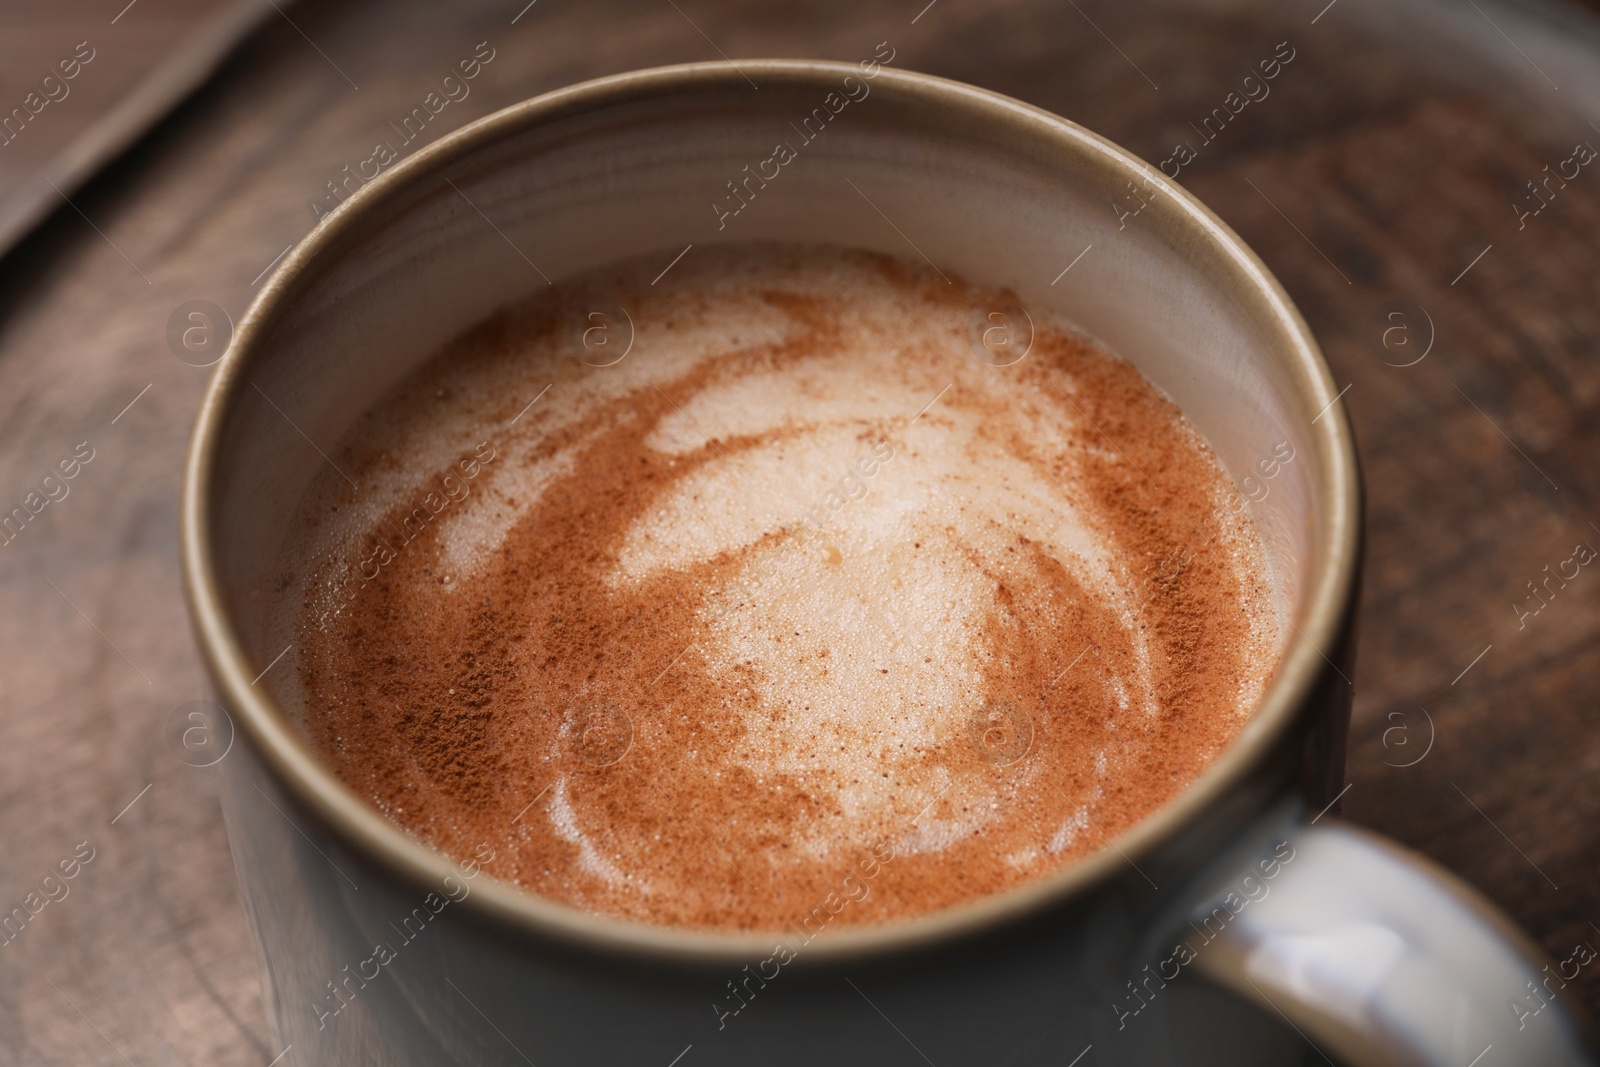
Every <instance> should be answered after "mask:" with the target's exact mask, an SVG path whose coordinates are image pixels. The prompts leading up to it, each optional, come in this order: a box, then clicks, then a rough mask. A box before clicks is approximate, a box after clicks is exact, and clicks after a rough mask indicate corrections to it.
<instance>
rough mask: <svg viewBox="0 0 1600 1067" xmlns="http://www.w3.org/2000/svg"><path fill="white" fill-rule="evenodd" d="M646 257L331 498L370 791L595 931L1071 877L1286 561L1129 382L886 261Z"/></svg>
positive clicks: (730, 921) (311, 702) (333, 657)
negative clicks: (602, 918)
mask: <svg viewBox="0 0 1600 1067" xmlns="http://www.w3.org/2000/svg"><path fill="white" fill-rule="evenodd" d="M654 263H655V261H654V260H651V261H650V263H643V262H640V263H624V264H621V265H618V266H616V267H613V268H609V269H607V270H605V271H603V272H598V273H595V274H592V275H589V276H586V277H583V278H579V279H576V280H574V281H572V282H568V283H565V284H563V285H560V286H557V287H555V288H554V289H551V290H547V291H545V292H541V293H539V294H538V295H537V296H536V297H534V298H533V299H532V300H530V301H529V302H528V303H526V304H524V305H522V306H520V307H517V308H514V309H510V310H508V311H506V312H503V313H501V314H500V315H498V316H496V317H495V318H493V319H491V320H489V321H487V322H485V323H483V324H481V325H480V326H478V327H476V328H474V329H473V330H471V331H469V332H468V333H467V334H465V335H463V336H462V337H461V338H459V339H458V340H457V341H456V342H454V343H452V344H451V345H450V346H448V347H447V349H446V350H445V351H444V352H442V353H441V354H440V355H439V357H438V358H436V359H435V360H433V361H432V362H431V363H430V364H429V365H428V366H427V367H425V368H424V369H423V371H422V372H421V373H420V374H418V375H416V376H414V377H413V378H412V379H410V380H409V381H408V382H407V383H405V384H404V385H403V386H402V388H401V389H399V390H398V391H397V392H396V393H394V394H393V395H392V396H391V397H390V398H389V399H388V400H386V401H385V402H384V403H383V404H381V405H380V406H379V407H378V408H377V409H376V410H375V411H374V412H372V413H370V414H369V415H368V416H366V417H365V418H364V420H363V421H362V422H361V423H360V424H359V425H358V426H357V428H356V430H355V431H354V432H353V433H352V434H351V435H350V437H349V438H348V439H347V440H346V441H345V442H344V443H343V445H342V446H341V448H340V450H339V452H338V454H337V455H336V457H335V458H336V460H337V462H338V464H339V466H340V467H341V468H343V469H344V470H345V471H346V472H347V473H350V474H351V475H352V477H353V478H354V479H355V481H356V483H357V484H358V485H359V486H360V488H359V490H353V489H352V488H351V487H350V486H349V484H348V483H346V482H345V481H344V480H343V478H341V477H340V476H339V475H337V474H334V473H333V472H332V471H330V472H329V477H326V478H324V479H323V480H322V481H320V482H319V483H318V484H317V485H316V486H314V487H313V490H312V492H311V493H310V494H309V495H308V497H307V499H306V501H305V504H304V506H303V511H302V515H301V522H300V523H299V528H300V529H301V530H302V531H303V532H302V535H301V537H300V539H299V541H298V542H297V543H295V544H293V545H292V546H291V547H290V549H289V552H288V554H287V556H286V560H285V570H286V573H287V574H288V575H289V576H290V581H291V582H293V583H296V584H297V585H298V587H299V589H300V590H301V593H302V597H301V599H300V601H299V602H298V603H299V604H300V609H301V613H300V615H299V616H298V619H297V622H296V627H297V631H298V632H297V635H296V640H295V649H296V652H295V657H294V658H295V659H297V661H298V662H297V664H296V668H297V669H296V673H295V681H294V683H293V685H294V687H295V688H297V690H298V696H299V698H300V703H301V704H302V706H303V716H304V720H305V725H306V727H307V729H308V731H309V732H310V733H311V734H312V735H313V737H315V738H316V739H317V740H318V741H319V742H320V743H321V745H322V747H323V750H324V752H325V754H326V756H327V758H328V760H329V761H330V762H331V763H332V765H333V766H334V768H335V769H336V770H337V771H338V773H339V774H340V775H341V776H342V777H344V778H345V779H346V780H347V781H348V782H350V783H351V784H352V785H353V786H354V787H355V788H356V789H357V790H358V791H360V792H362V793H363V794H365V795H366V796H369V797H371V798H372V800H373V801H374V802H375V803H376V804H377V805H378V806H379V807H380V808H382V809H383V810H384V811H385V812H387V813H388V814H389V815H390V816H391V817H392V818H394V819H395V820H397V821H398V822H400V823H401V824H403V825H404V826H406V827H407V828H408V829H410V830H411V831H412V832H413V833H415V834H416V835H418V836H419V837H421V838H422V839H424V840H426V841H428V842H430V843H432V844H433V845H435V846H436V847H438V848H440V849H441V850H443V851H445V852H447V853H449V854H451V855H455V856H457V857H461V858H468V857H472V856H474V855H475V854H476V855H478V856H480V857H481V856H483V855H489V854H491V853H492V855H493V857H494V858H493V859H492V860H490V861H489V862H488V863H487V864H486V867H487V869H488V870H489V871H490V873H492V874H494V875H496V876H498V877H500V878H503V879H505V880H507V881H510V882H513V883H515V884H518V885H520V886H522V887H524V888H526V889H528V890H529V891H532V892H534V893H537V894H540V895H543V896H546V897H550V898H554V899H557V900H562V901H566V902H569V903H571V904H574V905H577V906H579V907H583V908H587V909H590V910H593V911H596V912H600V913H604V914H610V915H616V916H622V917H627V918H631V919H635V920H639V921H644V922H651V923H658V924H668V925H679V926H690V927H702V928H705V927H711V928H724V929H771V930H775V929H779V928H787V927H788V926H789V925H790V924H792V923H795V922H798V921H801V920H802V919H803V918H804V917H805V916H807V915H809V914H811V913H812V912H813V911H814V909H816V908H817V907H819V906H823V905H824V903H825V902H830V903H828V904H827V909H826V910H827V913H828V914H830V915H831V916H832V921H831V927H837V926H842V925H851V924H860V923H867V922H879V921H884V920H889V919H894V918H899V917H904V916H909V915H914V914H919V913H923V912H926V911H929V910H933V909H936V908H940V907H944V906H948V905H951V904H955V903H959V902H961V901H965V900H970V899H973V898H977V897H981V896H984V895H988V894H991V893H994V892H997V891H1000V890H1003V889H1005V888H1008V887H1011V886H1014V885H1017V884H1020V883H1022V882H1024V881H1027V880H1029V879H1032V878H1036V877H1038V876H1040V875H1042V874H1045V873H1048V872H1049V871H1052V870H1055V869H1057V868H1059V867H1061V866H1063V865H1065V864H1067V863H1069V862H1070V861H1071V860H1073V859H1074V858H1076V857H1080V856H1083V855H1085V854H1087V853H1088V852H1090V851H1093V850H1094V849H1096V848H1098V847H1101V846H1103V845H1104V844H1105V843H1106V842H1107V841H1108V840H1110V839H1111V838H1112V837H1114V836H1115V835H1116V834H1118V833H1120V832H1121V831H1123V830H1125V829H1127V828H1128V827H1129V826H1130V825H1132V824H1133V823H1134V822H1136V821H1137V820H1138V819H1140V818H1141V817H1143V816H1144V815H1146V814H1148V813H1149V812H1151V811H1152V810H1154V809H1155V808H1156V807H1158V806H1160V805H1161V804H1162V803H1164V802H1165V801H1166V800H1167V799H1169V798H1170V797H1172V796H1173V795H1174V794H1176V793H1177V792H1178V791H1179V790H1181V789H1182V788H1183V786H1184V785H1186V784H1187V783H1188V782H1190V781H1191V780H1192V779H1193V778H1194V777H1195V776H1196V775H1197V774H1198V773H1199V772H1200V771H1201V770H1202V769H1203V768H1204V767H1205V766H1206V764H1207V763H1208V762H1209V761H1210V760H1211V759H1212V758H1214V757H1215V755H1216V754H1217V753H1218V752H1219V751H1220V750H1221V749H1222V747H1223V746H1224V745H1226V744H1227V742H1228V741H1229V740H1230V739H1231V738H1232V737H1233V736H1234V735H1235V734H1236V733H1237V731H1238V730H1239V728H1240V727H1241V726H1242V724H1243V723H1244V721H1245V720H1246V718H1247V717H1248V715H1249V713H1250V711H1251V709H1252V708H1253V707H1254V706H1255V703H1256V701H1257V700H1258V699H1259V696H1260V693H1261V690H1262V687H1263V685H1264V683H1265V680H1266V678H1267V676H1268V674H1269V673H1270V670H1271V666H1272V663H1273V661H1274V657H1275V651H1274V650H1275V648H1276V634H1275V632H1274V631H1273V623H1272V621H1271V619H1272V616H1271V611H1270V607H1269V598H1268V595H1267V590H1266V585H1265V580H1264V568H1263V564H1262V560H1261V553H1260V549H1259V545H1258V543H1257V540H1256V535H1255V531H1254V528H1253V527H1252V526H1251V524H1250V522H1249V520H1248V518H1247V517H1246V516H1245V514H1244V512H1243V509H1242V508H1241V507H1240V506H1239V500H1238V497H1237V494H1236V493H1235V491H1234V489H1233V488H1232V486H1231V484H1230V483H1229V482H1228V481H1227V480H1226V478H1225V477H1224V475H1223V474H1222V472H1221V470H1220V468H1219V467H1218V466H1217V464H1216V462H1215V460H1214V458H1213V457H1212V455H1211V453H1210V451H1209V449H1207V448H1206V446H1205V445H1204V443H1203V442H1202V441H1201V439H1200V438H1199V437H1198V435H1197V434H1195V433H1194V431H1193V430H1192V429H1191V428H1190V427H1189V425H1188V423H1187V422H1186V421H1185V420H1184V419H1183V418H1182V416H1181V415H1180V413H1179V412H1178V410H1177V409H1176V408H1175V407H1174V406H1173V405H1172V404H1171V403H1170V402H1168V401H1167V400H1165V399H1164V398H1162V397H1161V396H1160V395H1159V394H1158V393H1157V392H1156V391H1155V390H1154V389H1153V388H1152V387H1151V386H1150V385H1149V384H1148V383H1147V382H1146V381H1144V379H1143V378H1141V377H1140V376H1139V374H1138V373H1137V372H1136V371H1134V370H1133V369H1132V368H1131V367H1130V366H1129V365H1127V364H1125V363H1123V362H1121V361H1120V360H1117V359H1115V358H1113V357H1111V356H1108V355H1106V354H1104V353H1102V352H1100V351H1097V350H1096V349H1095V348H1093V347H1092V346H1090V345H1088V344H1086V343H1085V342H1083V341H1082V340H1081V339H1079V338H1077V337H1076V336H1075V335H1073V334H1072V333H1071V332H1070V331H1069V330H1067V329H1064V328H1062V327H1061V326H1059V325H1052V324H1051V323H1050V322H1049V321H1048V319H1046V318H1045V317H1042V316H1041V315H1040V314H1038V313H1037V312H1032V313H1031V320H1032V326H1031V328H1030V327H1029V326H1028V325H1027V321H1028V316H1027V315H1023V314H1020V313H1018V311H1017V309H1016V308H1015V300H1014V299H1013V298H1011V297H1009V295H1007V294H1003V293H995V292H991V291H986V290H982V289H979V288H975V287H971V286H968V285H966V284H964V283H962V282H960V281H959V280H957V281H954V282H950V283H947V282H946V281H945V280H944V279H943V278H941V277H940V276H938V275H937V274H935V273H933V272H932V271H928V270H925V269H923V268H921V267H919V266H913V265H910V264H907V263H904V262H900V261H896V260H890V259H886V258H883V257H878V256H871V255H867V254H863V253H854V252H844V251H839V250H836V249H821V248H800V247H794V246H780V245H770V244H767V245H748V246H734V247H725V248H719V249H696V250H695V251H694V252H693V253H692V254H691V255H690V256H688V257H686V258H685V259H684V260H683V262H682V263H680V264H678V265H677V266H676V267H674V268H673V270H672V272H671V273H669V274H668V275H667V276H666V277H665V278H664V279H662V280H661V281H660V282H659V283H657V284H655V285H653V286H652V285H651V284H650V278H651V277H652V276H653V272H652V268H651V264H654ZM654 269H659V265H658V264H657V265H655V268H654ZM996 309H1000V312H999V313H1003V314H1006V315H1007V316H1008V318H1007V319H1006V320H1000V319H995V318H993V317H992V315H991V312H994V311H995V310H996ZM997 324H1001V325H1004V326H1006V327H1007V328H1009V329H1010V331H1011V332H1010V333H1009V334H1004V335H1002V334H997V333H995V332H993V327H994V326H996V325H997ZM986 330H989V331H990V332H989V333H988V334H987V335H986V334H985V331H986ZM586 331H587V332H586ZM985 337H987V339H988V347H985V343H984V342H985ZM1001 342H1005V343H1004V344H1001ZM1024 352H1025V353H1026V354H1025V355H1022V353H1024ZM624 353H625V354H624ZM1019 356H1020V357H1021V358H1019ZM1012 360H1017V362H1015V363H1013V364H1012V365H1009V366H1003V367H1001V366H994V365H992V364H996V363H1008V362H1010V361H1012ZM603 364H609V365H603ZM547 386H548V391H545V392H541V391H543V390H546V387H547ZM535 397H538V400H537V401H536V402H534V403H533V404H532V406H527V405H529V402H530V401H531V400H533V399H534V398H535ZM480 846H486V847H480ZM864 857H869V859H866V860H864ZM885 857H888V858H885ZM869 864H870V868H871V874H870V875H867V874H865V873H863V872H865V871H867V870H868V865H869ZM840 900H845V901H847V902H848V906H847V907H842V908H841V909H840V910H838V911H837V912H835V911H834V909H833V906H832V903H831V902H833V901H840ZM831 927H830V928H831Z"/></svg>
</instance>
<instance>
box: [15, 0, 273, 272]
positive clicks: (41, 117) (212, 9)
mask: <svg viewBox="0 0 1600 1067" xmlns="http://www.w3.org/2000/svg"><path fill="white" fill-rule="evenodd" d="M136 6H137V8H138V12H137V14H135V13H134V9H135V7H136ZM272 14H273V10H272V6H271V5H270V4H269V3H267V2H266V0H124V2H123V3H122V4H120V5H116V6H114V7H108V5H107V4H106V3H105V2H103V0H49V2H48V3H46V2H41V0H13V2H11V3H8V4H7V5H6V6H5V8H4V9H3V10H0V251H3V250H5V249H7V248H9V247H10V246H11V244H12V243H13V242H15V241H16V240H17V239H18V238H20V237H21V236H22V235H23V234H25V233H26V232H27V231H28V230H29V229H31V228H32V227H33V226H34V224H36V223H37V222H39V221H40V220H41V219H43V218H45V217H46V216H48V215H49V214H50V213H51V212H52V211H54V210H56V209H57V208H59V207H60V206H61V204H62V201H63V200H64V199H65V198H66V197H69V196H71V194H72V193H74V192H75V191H76V190H77V188H78V186H79V185H80V184H82V183H83V182H84V181H86V180H87V179H88V178H90V177H91V176H93V174H94V172H95V171H96V170H98V169H99V168H100V167H101V166H102V165H103V164H104V163H106V161H108V160H109V159H111V158H112V157H114V156H115V155H117V154H118V153H120V152H121V151H122V150H123V149H125V148H126V147H127V146H128V145H129V144H131V143H132V142H133V141H134V139H135V138H137V137H138V135H139V134H140V133H142V132H143V131H145V130H146V129H148V128H149V127H151V126H152V125H154V124H155V123H156V121H157V120H159V119H160V118H161V117H162V116H163V115H164V114H165V113H166V112H167V111H169V110H170V109H171V108H172V107H173V106H174V105H175V104H177V103H178V101H180V100H182V99H183V98H184V97H185V96H187V95H188V93H189V92H190V91H191V90H193V89H194V88H195V87H196V86H197V85H199V84H200V83H201V82H203V81H204V80H206V79H207V78H208V77H209V76H210V75H211V74H212V73H213V72H214V71H215V70H216V68H217V65H218V64H219V63H220V62H221V60H222V58H223V57H224V56H226V55H227V53H228V52H229V51H230V50H231V49H232V48H233V46H234V45H235V44H237V43H238V42H239V41H240V40H241V39H243V38H244V37H245V36H246V35H247V34H249V33H250V32H251V31H252V30H253V29H254V28H255V27H256V25H257V24H259V23H260V22H261V21H262V19H263V18H265V17H266V16H269V15H272Z"/></svg>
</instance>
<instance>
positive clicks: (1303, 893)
mask: <svg viewBox="0 0 1600 1067" xmlns="http://www.w3.org/2000/svg"><path fill="white" fill-rule="evenodd" d="M1318 821H1320V822H1321V825H1316V824H1314V823H1309V824H1308V823H1307V822H1305V821H1304V813H1303V812H1302V813H1300V814H1299V815H1298V816H1297V817H1293V818H1292V820H1290V821H1288V822H1287V825H1285V823H1282V822H1280V823H1279V824H1278V832H1277V833H1274V834H1269V835H1267V836H1266V837H1264V838H1262V837H1257V838H1256V840H1255V841H1253V842H1251V843H1247V844H1244V845H1243V846H1241V848H1240V849H1239V850H1238V851H1235V852H1234V853H1232V854H1231V855H1230V857H1228V859H1226V860H1224V861H1223V862H1222V863H1219V864H1218V865H1216V866H1214V867H1212V868H1211V871H1210V872H1209V873H1208V875H1207V876H1205V877H1204V878H1203V880H1202V882H1201V883H1200V885H1201V886H1203V887H1204V888H1203V890H1202V892H1201V893H1200V894H1199V896H1198V899H1199V900H1200V901H1201V903H1199V904H1198V905H1195V906H1192V907H1190V908H1188V909H1186V910H1187V911H1188V916H1187V917H1188V921H1189V925H1190V927H1191V929H1192V930H1193V931H1194V936H1193V937H1187V940H1186V944H1188V945H1191V946H1193V945H1195V944H1196V943H1197V942H1198V947H1194V948H1192V949H1191V951H1192V953H1193V955H1192V965H1193V967H1194V968H1195V969H1196V970H1198V971H1199V972H1200V973H1201V974H1203V975H1204V976H1206V977H1207V978H1208V979H1210V980H1211V981H1212V982H1214V983H1216V984H1218V985H1220V986H1222V987H1224V988H1226V989H1228V990H1230V991H1232V992H1234V993H1236V994H1238V995H1239V996H1241V997H1244V998H1245V999H1247V1000H1250V1001H1253V1002H1254V1003H1256V1004H1258V1005H1260V1006H1261V1007H1262V1008H1263V1009H1264V1010H1265V1011H1267V1013H1268V1014H1269V1015H1271V1014H1276V1015H1279V1016H1281V1017H1283V1018H1284V1019H1285V1020H1286V1021H1288V1022H1289V1023H1290V1024H1291V1025H1292V1026H1294V1027H1295V1028H1296V1029H1297V1030H1299V1031H1300V1033H1301V1036H1302V1037H1304V1038H1306V1039H1308V1040H1309V1041H1310V1042H1311V1043H1312V1044H1314V1045H1315V1046H1316V1047H1317V1048H1318V1050H1319V1051H1321V1052H1322V1053H1323V1055H1324V1057H1325V1058H1331V1057H1336V1058H1339V1059H1342V1060H1345V1061H1347V1062H1350V1063H1357V1064H1363V1065H1365V1064H1379V1065H1385V1067H1388V1065H1394V1067H1446V1065H1449V1067H1501V1065H1506V1064H1519V1065H1521V1064H1529V1065H1532V1064H1538V1065H1551V1067H1566V1065H1579V1064H1586V1065H1593V1064H1595V1063H1596V1062H1597V1061H1596V1058H1595V1056H1594V1053H1593V1049H1594V1045H1593V1043H1592V1035H1591V1032H1590V1031H1589V1027H1588V1024H1587V1022H1586V1020H1585V1017H1584V1015H1583V1013H1582V1012H1581V1010H1579V1009H1577V1008H1576V1006H1575V1005H1573V1004H1572V1003H1571V1001H1572V998H1573V996H1574V993H1573V991H1570V990H1566V989H1565V987H1566V986H1567V985H1568V984H1570V982H1571V980H1572V978H1574V977H1576V975H1577V974H1578V971H1579V970H1580V969H1581V968H1582V967H1583V965H1584V964H1585V963H1588V962H1590V961H1592V960H1594V959H1595V955H1594V949H1593V948H1592V947H1589V944H1591V943H1585V944H1584V945H1581V946H1580V948H1579V949H1578V950H1576V951H1575V952H1574V955H1573V956H1572V957H1570V958H1569V959H1568V960H1566V961H1563V962H1562V963H1561V964H1553V963H1546V962H1545V961H1544V960H1543V958H1542V953H1540V952H1539V951H1538V950H1537V949H1536V948H1534V946H1533V945H1532V944H1531V943H1530V942H1529V941H1528V940H1527V939H1526V937H1525V936H1524V935H1523V934H1522V933H1521V932H1520V931H1519V930H1518V929H1517V928H1516V927H1515V926H1514V925H1513V924H1512V922H1511V921H1510V919H1508V918H1507V917H1506V916H1505V915H1503V914H1502V913H1501V912H1500V911H1499V910H1498V909H1497V908H1495V907H1494V906H1493V905H1491V904H1490V903H1489V902H1488V901H1486V900H1485V899H1483V898H1482V897H1481V896H1479V894H1478V893H1477V892H1476V891H1474V890H1472V889H1471V888H1469V887H1468V886H1467V885H1466V884H1465V883H1463V882H1462V881H1461V880H1460V879H1458V878H1456V877H1455V876H1454V875H1452V874H1450V873H1449V872H1447V871H1445V870H1444V869H1443V868H1441V867H1438V866H1436V865H1435V864H1433V863H1432V862H1430V861H1428V860H1426V859H1424V858H1423V857H1421V856H1419V855H1417V854H1415V853H1413V852H1410V851H1408V850H1406V849H1404V848H1401V847H1400V846H1399V845H1397V844H1395V843H1393V842H1391V841H1388V840H1386V839H1385V838H1382V837H1379V836H1378V835H1376V834H1373V833H1369V832H1367V831H1365V830H1360V829H1357V828H1355V827H1353V826H1350V825H1348V824H1344V823H1340V822H1337V821H1335V820H1332V819H1329V820H1326V821H1322V820H1318ZM1224 864H1225V865H1226V866H1224ZM1241 872H1244V873H1241ZM1269 872H1270V873H1269ZM1190 899H1191V900H1193V899H1197V898H1193V897H1192V898H1190ZM1595 940H1597V941H1600V938H1597V939H1595ZM1563 972H1568V973H1565V974H1564V973H1563ZM1330 1062H1331V1059H1330Z"/></svg>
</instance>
